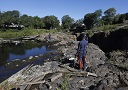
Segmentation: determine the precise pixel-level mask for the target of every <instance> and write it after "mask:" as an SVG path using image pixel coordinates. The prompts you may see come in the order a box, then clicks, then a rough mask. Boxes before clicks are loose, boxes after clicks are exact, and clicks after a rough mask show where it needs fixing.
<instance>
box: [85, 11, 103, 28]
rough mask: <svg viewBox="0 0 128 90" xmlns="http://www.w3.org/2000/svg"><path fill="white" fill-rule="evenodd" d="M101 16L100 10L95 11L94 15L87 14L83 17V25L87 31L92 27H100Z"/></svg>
mask: <svg viewBox="0 0 128 90" xmlns="http://www.w3.org/2000/svg"><path fill="white" fill-rule="evenodd" d="M101 16H102V10H101V9H99V10H96V11H95V12H94V13H88V14H86V15H85V16H84V21H83V22H84V24H85V25H86V27H87V28H88V29H91V28H92V27H93V26H100V24H101V22H100V17H101Z"/></svg>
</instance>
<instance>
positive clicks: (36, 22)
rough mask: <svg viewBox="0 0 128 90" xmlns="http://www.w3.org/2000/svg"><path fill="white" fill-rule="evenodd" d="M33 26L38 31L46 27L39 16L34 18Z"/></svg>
mask: <svg viewBox="0 0 128 90" xmlns="http://www.w3.org/2000/svg"><path fill="white" fill-rule="evenodd" d="M33 26H34V28H36V29H37V28H42V27H44V23H43V19H42V18H39V17H38V16H35V17H33Z"/></svg>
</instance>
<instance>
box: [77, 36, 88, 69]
mask: <svg viewBox="0 0 128 90" xmlns="http://www.w3.org/2000/svg"><path fill="white" fill-rule="evenodd" d="M87 45H88V41H87V40H86V35H85V34H81V41H80V42H79V44H78V48H77V55H78V63H79V68H80V69H83V70H86V48H87Z"/></svg>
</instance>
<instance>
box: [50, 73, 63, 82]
mask: <svg viewBox="0 0 128 90" xmlns="http://www.w3.org/2000/svg"><path fill="white" fill-rule="evenodd" d="M61 76H62V73H55V74H53V75H52V76H51V77H49V78H48V81H49V82H53V81H54V80H56V79H58V78H59V77H61Z"/></svg>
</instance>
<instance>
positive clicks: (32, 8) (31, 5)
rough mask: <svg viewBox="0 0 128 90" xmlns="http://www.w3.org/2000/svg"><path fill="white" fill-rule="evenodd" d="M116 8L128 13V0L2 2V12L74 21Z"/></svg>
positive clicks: (18, 0) (122, 12)
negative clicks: (63, 18)
mask: <svg viewBox="0 0 128 90" xmlns="http://www.w3.org/2000/svg"><path fill="white" fill-rule="evenodd" d="M109 8H115V9H116V11H117V14H118V13H119V14H124V13H127V12H128V0H0V11H2V12H3V11H12V10H18V11H19V12H20V14H21V15H23V14H27V15H29V16H39V17H45V16H49V15H54V16H56V17H58V19H59V20H60V21H61V18H62V17H63V16H64V15H69V16H70V17H71V18H73V19H74V20H78V19H81V18H84V16H85V15H86V14H87V13H93V12H95V10H99V9H101V10H102V12H104V11H105V10H107V9H109Z"/></svg>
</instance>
